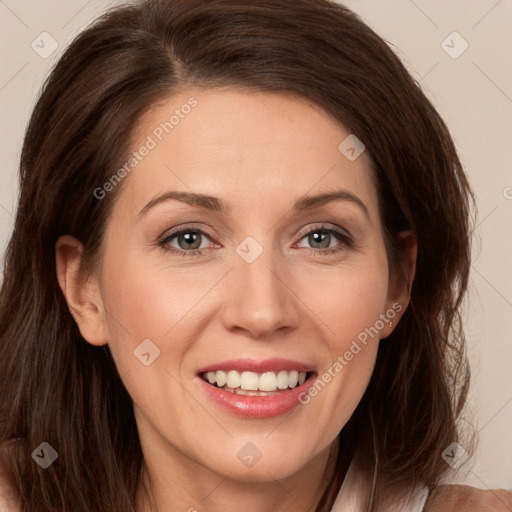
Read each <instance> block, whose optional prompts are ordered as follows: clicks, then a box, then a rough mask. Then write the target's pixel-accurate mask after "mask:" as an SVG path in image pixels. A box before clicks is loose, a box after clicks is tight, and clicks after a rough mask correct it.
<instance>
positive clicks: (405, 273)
mask: <svg viewBox="0 0 512 512" xmlns="http://www.w3.org/2000/svg"><path fill="white" fill-rule="evenodd" d="M397 238H398V240H397V242H398V246H399V249H398V250H399V253H400V255H399V261H400V263H399V264H400V265H401V274H402V275H401V276H390V280H389V288H388V297H387V300H386V311H394V312H395V316H394V317H393V318H391V315H389V317H388V320H387V321H386V322H385V325H384V328H383V329H382V330H381V339H384V338H387V337H388V336H389V335H390V334H391V333H392V332H393V329H394V328H395V327H396V326H397V324H398V322H399V321H400V318H401V317H402V315H403V314H404V313H405V310H406V309H407V306H408V305H409V301H410V298H411V288H412V283H413V281H414V276H415V274H416V259H417V257H418V240H417V238H416V235H415V234H414V233H413V232H412V231H401V232H400V233H399V234H398V237H397ZM384 314H386V313H384ZM390 321H391V322H392V325H391V327H390V325H389V322H390Z"/></svg>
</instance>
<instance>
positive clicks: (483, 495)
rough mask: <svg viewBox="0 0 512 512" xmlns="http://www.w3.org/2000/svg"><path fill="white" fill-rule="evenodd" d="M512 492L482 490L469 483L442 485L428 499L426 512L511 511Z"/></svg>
mask: <svg viewBox="0 0 512 512" xmlns="http://www.w3.org/2000/svg"><path fill="white" fill-rule="evenodd" d="M511 509H512V492H510V491H505V490H503V489H491V490H482V489H477V488H476V487H470V486H468V485H441V486H440V487H437V488H436V489H434V490H433V491H432V492H431V493H430V496H429V499H428V500H427V503H426V505H425V509H424V512H452V511H453V512H465V511H467V512H473V511H475V510H478V511H479V512H486V511H488V512H510V510H511Z"/></svg>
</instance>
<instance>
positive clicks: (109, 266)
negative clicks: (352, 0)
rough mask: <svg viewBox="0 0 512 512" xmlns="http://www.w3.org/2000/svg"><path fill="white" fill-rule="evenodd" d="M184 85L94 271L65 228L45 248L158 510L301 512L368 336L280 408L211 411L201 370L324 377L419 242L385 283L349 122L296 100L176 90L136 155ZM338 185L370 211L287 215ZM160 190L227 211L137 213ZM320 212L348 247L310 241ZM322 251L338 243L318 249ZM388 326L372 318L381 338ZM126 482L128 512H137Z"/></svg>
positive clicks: (146, 124) (370, 352)
mask: <svg viewBox="0 0 512 512" xmlns="http://www.w3.org/2000/svg"><path fill="white" fill-rule="evenodd" d="M190 96H193V97H194V98H196V99H197V101H198V106H197V107H196V108H195V109H194V110H192V112H191V113H190V114H188V116H186V117H185V118H184V119H182V120H181V122H180V124H179V125H178V126H176V127H175V129H174V130H173V131H172V132H171V133H170V134H168V135H166V136H165V137H164V138H163V140H162V141H161V142H159V144H158V145H157V147H156V148H154V149H152V150H151V151H150V152H149V154H148V155H147V156H146V157H145V158H144V159H143V160H142V161H141V162H140V163H139V164H138V165H137V167H136V168H135V169H134V170H133V171H132V173H131V174H130V175H129V176H128V177H127V178H125V181H124V183H123V185H122V189H121V191H120V195H119V197H118V199H117V201H116V203H115V205H114V208H113V211H112V214H111V217H110V218H109V221H108V224H107V227H106V233H105V237H104V240H103V246H102V258H101V262H100V265H99V268H98V269H97V273H96V274H95V275H82V274H81V273H80V270H79V269H80V262H81V257H82V245H81V244H80V242H79V241H78V240H76V239H74V238H72V237H69V236H64V237H61V238H60V239H59V241H58V243H57V246H56V255H57V272H58V278H59V283H60V286H61V288H62V291H63V293H64V295H65V296H66V299H67V301H68V304H69V307H70V311H71V313H72V314H73V316H74V318H75V320H76V322H77V324H78V326H79V328H80V331H81V333H82V335H83V337H84V338H85V339H86V340H87V341H88V342H89V343H91V344H93V345H97V346H100V345H104V344H109V346H110V349H111V351H112V354H113V357H114V360H115V362H116V365H117V367H118V369H119V372H120V375H121V376H122V379H123V382H124V384H125V386H126V388H127V390H128V392H129V393H130V395H131V397H132V398H133V401H134V411H135V416H136V421H137V426H138V429H139V434H140V439H141V445H142V449H143V452H144V457H145V473H144V481H145V482H146V484H147V486H148V488H150V489H151V494H152V496H153V503H154V504H155V505H156V506H157V507H158V508H159V509H160V510H183V511H186V510H190V511H192V510H194V509H197V510H198V511H201V510H209V511H212V512H217V511H220V510H222V511H223V512H232V511H235V510H236V511H238V510H239V509H240V504H241V503H243V508H244V510H246V511H248V512H256V511H258V512H260V511H262V510H280V511H289V512H291V511H299V510H300V511H304V510H308V511H313V510H314V509H315V506H316V504H317V503H318V500H319V499H320V496H321V493H322V491H323V490H324V488H325V485H326V483H327V478H325V475H324V474H323V472H324V471H326V472H327V474H328V475H329V474H330V473H331V472H332V470H333V468H332V465H328V464H327V462H328V455H329V452H330V450H332V449H334V448H335V447H336V445H335V443H336V436H337V434H338V432H339V431H340V430H341V429H342V428H343V426H344V425H345V423H346V422H347V420H348V419H349V417H350V415H351V414H352V413H353V411H354V409H355V408H356V406H357V404H358V402H359V401H360V399H361V397H362V395H363V393H364V391H365V389H366V387H367V384H368V382H369V379H370V376H371V374H372V371H373V368H374V363H375V357H376V353H377V348H378V343H379V340H378V339H377V337H375V338H374V339H372V340H371V342H370V343H368V344H367V345H366V346H365V347H364V348H363V350H361V351H360V352H359V353H358V354H357V356H355V357H354V358H353V359H352V360H351V361H350V362H349V364H347V365H346V366H344V367H343V369H342V370H341V371H340V372H338V373H337V375H336V377H335V378H333V379H332V380H331V381H330V382H329V383H328V385H327V386H325V388H324V389H323V390H322V391H321V392H320V393H318V395H317V396H316V397H314V398H312V399H311V400H310V402H309V403H308V404H307V405H301V406H299V407H296V408H295V409H294V410H293V411H292V412H291V413H290V414H289V415H287V416H285V417H281V416H279V417H276V418H267V419H250V420H249V419H243V418H239V417H237V416H234V415H233V414H231V413H229V412H227V411H225V410H223V409H220V408H219V407H218V405H216V404H215V403H213V402H212V401H211V400H210V399H209V398H208V397H206V396H205V394H204V392H203V391H202V390H201V388H200V386H199V385H198V383H197V379H196V373H197V370H198V369H199V368H200V367H202V366H205V365H207V364H211V363H215V362H219V361H223V360H227V359H234V358H241V357H250V358H254V359H266V358H270V357H283V358H290V359H294V360H297V361H302V362H307V363H311V364H313V365H315V366H316V368H317V373H318V374H320V375H321V374H322V373H323V372H325V371H327V370H328V369H329V368H332V365H333V362H334V361H335V360H336V358H337V357H338V356H340V355H343V354H344V353H345V352H346V351H347V350H348V349H349V347H350V345H351V343H352V341H353V340H355V339H356V338H357V336H358V334H359V333H361V332H362V331H364V329H365V328H368V327H371V326H374V325H375V323H376V321H377V320H378V319H379V318H380V315H381V314H384V313H385V312H386V311H387V310H389V309H390V308H391V307H392V305H393V304H394V303H397V302H398V303H400V304H401V305H402V310H401V312H400V314H398V315H397V316H396V317H395V318H394V319H393V327H392V328H394V327H395V326H396V324H397V322H398V321H399V318H400V315H401V314H403V312H404V311H405V308H406V307H407V304H408V300H409V294H408V289H410V286H411V283H412V280H413V278H414V269H415V261H416V241H415V239H414V237H413V236H412V235H411V233H408V232H404V233H402V234H401V237H402V240H403V242H404V247H405V248H406V255H407V260H408V283H405V284H403V285H399V284H397V283H395V282H394V280H392V279H391V276H390V275H389V270H388V262H387V256H386V252H385V247H384V240H383V234H382V233H383V230H382V224H381V220H380V218H379V213H378V208H377V195H376V187H375V183H374V181H373V176H372V172H371V167H370V162H369V160H368V159H367V157H366V154H365V153H363V155H361V156H360V157H359V158H357V159H356V160H355V161H349V160H348V159H347V158H345V156H344V155H343V154H341V153H340V151H339V150H338V145H339V144H340V143H341V142H342V141H343V140H344V139H345V138H346V137H347V135H349V132H348V131H347V130H346V129H344V128H343V127H341V126H339V125H338V124H336V123H335V122H334V121H333V120H332V119H331V118H330V117H329V116H327V115H326V114H325V113H324V112H322V111H321V110H320V109H318V108H316V107H314V106H312V105H310V104H309V103H307V102H305V101H304V100H300V99H295V98H291V97H286V96H283V95H279V94H269V93H261V94H256V93H251V94H247V93H246V92H241V91H233V90H232V91H228V90H224V91H220V90H217V91H205V90H188V91H186V94H185V93H183V94H178V95H175V96H173V97H172V98H170V99H168V100H166V101H163V102H161V103H160V104H159V105H156V106H155V107H154V108H153V109H151V111H149V112H148V114H147V115H146V116H145V117H144V118H143V119H142V120H141V122H140V125H139V126H138V127H137V130H136V134H135V137H134V145H133V147H134V149H136V148H139V147H140V146H142V145H143V144H144V141H145V140H146V138H147V136H148V135H150V134H151V133H152V132H153V130H154V129H155V127H157V126H158V125H159V124H160V123H161V122H162V121H164V120H166V119H168V118H169V115H170V114H169V112H171V113H172V111H173V110H174V109H175V108H179V107H180V106H181V105H183V104H185V103H186V102H187V100H188V98H190ZM339 189H344V190H346V191H349V192H350V193H351V194H354V195H355V196H357V197H358V198H359V199H360V201H361V202H362V203H363V204H364V205H365V207H366V210H367V214H365V212H364V211H363V209H362V208H360V207H359V206H358V205H357V204H355V203H354V202H352V201H333V202H330V203H327V204H324V205H322V206H318V207H316V208H315V209H311V210H308V211H303V212H294V211H293V210H292V205H293V203H294V202H295V201H296V200H297V199H299V198H301V197H302V196H304V195H316V194H319V193H325V192H331V191H335V190H339ZM169 190H177V191H184V192H194V193H203V194H208V195H212V196H215V197H217V198H219V199H221V200H222V201H223V202H224V203H226V204H227V205H229V207H230V211H229V212H226V213H221V212H212V211H209V210H207V209H204V208H201V207H198V206H192V205H187V204H184V203H181V202H178V201H176V200H169V201H164V202H161V203H159V204H158V205H155V206H154V207H153V208H150V209H149V210H147V211H146V213H144V214H142V215H139V212H140V211H141V210H142V209H143V208H144V207H145V206H146V205H147V204H148V203H149V202H150V201H151V200H153V199H154V198H156V197H158V196H160V195H161V194H163V193H165V192H167V191H169ZM322 223H323V224H324V229H325V228H335V227H338V228H340V229H342V230H345V231H347V232H348V233H350V235H351V236H352V238H353V241H354V243H353V244H347V243H344V242H343V241H342V240H341V239H338V238H337V237H336V236H335V235H334V234H332V235H331V237H330V241H329V236H327V239H328V240H327V241H326V242H324V243H320V242H319V241H315V239H314V238H313V237H308V236H307V234H308V233H310V234H311V233H313V232H320V233H325V231H323V230H322V228H319V227H318V226H319V224H322ZM177 227H179V229H182V228H185V227H187V228H188V229H189V231H187V232H190V230H192V232H193V233H196V234H197V231H194V230H201V231H203V232H204V233H205V235H198V237H199V240H198V245H199V243H200V247H201V248H203V252H202V254H200V255H197V254H196V255H190V254H187V251H189V252H190V249H187V242H186V241H184V240H183V238H181V240H180V238H179V237H174V238H173V239H171V240H168V241H167V246H171V247H173V248H174V249H175V250H176V251H178V252H181V253H185V255H184V256H183V255H179V254H176V253H173V252H170V251H169V250H165V249H164V248H163V247H162V246H161V245H159V244H158V240H159V239H161V238H162V235H165V234H168V233H169V232H170V231H171V229H172V228H177ZM247 236H251V237H253V238H254V239H255V240H256V241H257V242H258V244H259V245H260V246H261V247H262V248H263V252H262V254H261V255H260V256H259V257H258V258H256V260H255V261H254V262H252V263H247V262H246V261H245V260H244V259H242V258H241V257H240V256H239V255H238V253H237V252H236V248H237V246H238V245H239V244H240V243H241V242H242V241H243V240H244V239H245V238H246V237H247ZM327 245H328V246H329V248H340V251H338V252H335V253H332V254H325V251H326V249H325V248H324V247H325V246H327ZM322 253H323V254H322ZM392 328H391V327H390V326H389V324H387V323H386V324H385V325H384V327H383V329H382V330H381V332H380V338H381V339H384V338H386V337H387V336H388V335H389V334H390V332H391V329H392ZM148 338H149V339H151V340H152V342H153V343H154V344H155V345H156V346H157V347H158V348H159V349H160V351H161V352H160V356H159V357H158V358H157V359H156V360H155V361H154V362H153V363H152V364H151V365H150V366H144V365H143V364H141V362H140V361H139V360H138V359H137V358H136V357H134V354H133V351H134V349H135V348H136V347H137V346H138V345H139V344H140V343H141V341H142V340H145V339H148ZM304 425H308V428H307V429H305V428H304ZM247 442H251V443H252V444H254V445H255V446H256V447H257V449H258V450H259V452H261V455H262V456H261V459H260V460H259V461H258V462H257V463H256V464H255V465H253V466H252V467H247V466H245V465H244V464H242V463H241V462H240V460H239V459H238V457H237V453H238V451H239V450H240V449H241V448H242V447H243V446H244V445H245V444H246V443H247ZM139 491H140V492H139V493H138V498H137V512H146V511H149V510H150V506H149V505H150V503H149V500H148V498H147V496H146V494H145V493H144V492H143V490H142V487H141V489H140V490H139ZM446 493H447V490H446V489H442V488H441V490H440V491H439V493H438V494H437V495H436V496H434V498H435V499H437V500H441V501H438V502H436V503H437V505H436V503H434V505H432V506H430V504H431V501H429V507H430V508H428V509H427V510H428V511H429V512H430V511H434V510H438V509H439V510H444V511H446V510H448V509H447V508H446V504H443V503H442V498H443V495H446ZM482 499H484V500H485V498H482ZM436 507H438V508H436ZM457 510H464V509H463V508H462V506H461V507H459V508H457ZM496 510H498V509H496Z"/></svg>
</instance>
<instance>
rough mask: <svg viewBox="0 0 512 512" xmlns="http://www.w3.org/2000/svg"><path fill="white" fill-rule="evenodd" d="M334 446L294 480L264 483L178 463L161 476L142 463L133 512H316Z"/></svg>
mask: <svg viewBox="0 0 512 512" xmlns="http://www.w3.org/2000/svg"><path fill="white" fill-rule="evenodd" d="M338 449H339V439H338V437H337V438H336V439H335V441H334V442H333V443H332V444H331V445H330V446H329V447H327V448H326V449H325V450H324V451H322V452H320V453H319V454H318V455H317V456H316V457H314V458H313V459H312V460H311V461H309V462H308V463H307V464H306V466H304V467H303V468H301V469H300V470H298V471H297V472H296V473H294V474H293V475H291V476H289V477H287V478H285V479H281V480H275V479H272V478H271V475H270V474H269V480H268V481H267V482H241V481H237V480H235V479H233V478H230V475H229V474H228V475H222V474H219V473H214V472H212V471H210V470H209V469H207V468H204V467H201V466H198V464H196V463H195V462H190V461H189V462H188V463H187V462H185V461H178V463H177V464H176V463H175V464H172V463H171V464H170V465H169V466H168V467H167V468H166V469H165V470H162V467H161V466H159V467H157V464H155V460H157V459H155V458H153V457H145V462H144V467H143V471H142V477H141V481H140V485H139V489H138V492H137V500H136V508H135V510H136V511H137V512H163V511H167V510H178V511H183V512H202V511H204V510H208V512H239V511H240V508H241V505H243V507H242V508H243V510H244V512H266V511H268V510H279V511H280V512H315V510H316V508H317V506H318V504H319V502H320V500H321V498H322V495H323V494H324V492H325V490H326V488H327V486H328V485H329V482H330V481H331V479H332V478H333V475H334V472H335V470H336V461H337V455H338Z"/></svg>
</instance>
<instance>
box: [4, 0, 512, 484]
mask: <svg viewBox="0 0 512 512" xmlns="http://www.w3.org/2000/svg"><path fill="white" fill-rule="evenodd" d="M205 1H207V0H205ZM290 2H293V0H290ZM116 3H122V2H119V1H117V2H115V1H111V2H105V1H100V0H89V1H87V0H45V1H44V2H42V1H40V0H0V45H1V47H0V55H1V67H0V112H1V122H0V155H1V157H2V159H1V166H0V250H1V254H2V255H3V251H4V248H5V244H6V243H7V240H8V238H9V236H10V233H11V230H12V227H13V215H14V212H15V209H16V201H17V194H18V183H17V179H18V164H19V156H20V151H21V144H22V139H23V134H24V130H25V128H26V125H27V122H28V118H29V115H30V112H31V110H32V107H33V105H34V102H35V100H36V97H37V94H38V91H39V89H40V87H41V85H42V83H43V81H44V79H45V77H46V76H47V73H48V71H49V69H50V68H51V66H52V65H53V64H54V63H55V61H56V60H57V58H58V56H59V55H60V54H61V52H62V50H63V49H64V48H65V46H66V45H67V44H68V43H69V42H70V41H71V39H72V38H73V37H74V36H75V35H76V34H77V33H78V32H80V31H81V30H82V29H83V28H84V27H85V26H86V25H87V24H88V23H89V22H90V21H92V20H93V19H94V18H95V17H96V16H97V15H98V14H99V13H101V12H102V11H103V10H105V9H106V8H107V7H108V6H111V5H115V4H116ZM342 3H343V4H344V5H346V6H348V7H349V8H351V9H353V10H354V11H355V12H357V13H358V14H359V15H360V16H361V17H362V18H363V20H364V21H366V22H367V23H368V24H369V25H370V26H371V27H372V28H373V29H374V30H375V31H376V32H377V33H378V34H379V35H380V36H382V37H383V38H384V39H385V40H386V41H387V42H388V43H389V44H390V45H391V46H392V48H393V49H394V50H395V51H396V52H397V53H398V54H399V56H400V57H401V58H402V60H403V62H404V63H405V64H406V66H407V67H408V69H409V70H410V71H411V73H413V75H414V76H415V77H416V78H417V80H418V81H421V84H422V86H423V88H424V90H425V92H426V93H427V95H428V96H429V98H430V99H431V100H432V101H433V103H434V105H435V106H436V108H437V109H438V110H439V112H440V113H441V115H442V116H443V117H444V119H445V120H446V122H447V124H448V126H449V127H450V129H451V132H452V135H453V137H454V139H455V142H456V144H457V147H458V150H459V153H460V156H461V158H462V161H463V164H464V165H465V168H466V172H467V173H468V175H469V179H470V181H471V183H472V186H473V188H474V190H475V192H476V195H477V199H478V208H479V215H478V226H477V229H476V233H475V241H474V261H473V266H472V274H471V284H470V292H469V295H468V298H467V301H466V306H465V310H464V316H465V320H466V333H467V338H468V351H469V356H470V359H471V362H472V368H473V381H472V387H471V394H470V410H469V413H470V414H468V415H467V417H466V420H467V424H468V425H473V426H474V428H475V429H476V430H477V431H478V432H479V438H480V442H479V448H478V451H477V454H476V456H475V457H474V459H473V461H472V463H471V464H470V465H468V467H467V468H465V469H464V470H463V471H462V470H461V471H460V472H459V473H458V474H457V475H456V477H455V478H456V480H455V481H459V482H466V483H468V484H471V485H475V486H477V487H480V488H483V489H485V488H506V489H510V490H512V369H511V366H512V324H511V321H510V319H511V318H512V272H511V271H510V263H511V262H512V236H511V234H512V172H511V171H512V158H511V157H512V68H511V62H512V61H511V59H510V55H511V54H512V30H511V28H512V0H385V1H384V0H346V1H343V2H342ZM2 261H3V259H2ZM439 456H440V457H441V456H442V454H439Z"/></svg>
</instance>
